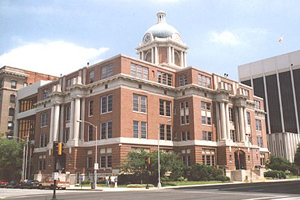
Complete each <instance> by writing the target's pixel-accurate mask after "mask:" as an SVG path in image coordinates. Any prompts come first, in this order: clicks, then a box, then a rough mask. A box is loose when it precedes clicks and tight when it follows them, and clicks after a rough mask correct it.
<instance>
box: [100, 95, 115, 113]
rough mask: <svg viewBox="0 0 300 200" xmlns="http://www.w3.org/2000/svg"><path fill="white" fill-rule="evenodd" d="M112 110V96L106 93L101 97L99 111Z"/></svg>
mask: <svg viewBox="0 0 300 200" xmlns="http://www.w3.org/2000/svg"><path fill="white" fill-rule="evenodd" d="M112 110H113V96H112V95H108V96H104V97H101V113H107V112H112Z"/></svg>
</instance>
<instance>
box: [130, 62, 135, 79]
mask: <svg viewBox="0 0 300 200" xmlns="http://www.w3.org/2000/svg"><path fill="white" fill-rule="evenodd" d="M130 75H131V76H134V77H136V65H135V64H131V69H130Z"/></svg>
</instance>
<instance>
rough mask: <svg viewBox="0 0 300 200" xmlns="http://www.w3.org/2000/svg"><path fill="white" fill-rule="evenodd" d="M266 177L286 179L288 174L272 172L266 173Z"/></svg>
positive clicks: (277, 171)
mask: <svg viewBox="0 0 300 200" xmlns="http://www.w3.org/2000/svg"><path fill="white" fill-rule="evenodd" d="M264 176H265V177H270V178H273V179H274V178H279V179H286V174H285V173H284V172H283V171H280V170H270V171H267V172H265V173H264Z"/></svg>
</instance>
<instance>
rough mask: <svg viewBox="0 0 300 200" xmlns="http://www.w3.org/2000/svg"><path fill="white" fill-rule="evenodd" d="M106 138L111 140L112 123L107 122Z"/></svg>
mask: <svg viewBox="0 0 300 200" xmlns="http://www.w3.org/2000/svg"><path fill="white" fill-rule="evenodd" d="M107 138H112V122H107Z"/></svg>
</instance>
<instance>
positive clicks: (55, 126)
mask: <svg viewBox="0 0 300 200" xmlns="http://www.w3.org/2000/svg"><path fill="white" fill-rule="evenodd" d="M59 107H60V105H58V104H57V105H54V119H53V141H58V132H59V126H58V124H59V123H58V122H59Z"/></svg>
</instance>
